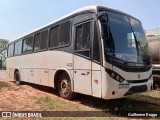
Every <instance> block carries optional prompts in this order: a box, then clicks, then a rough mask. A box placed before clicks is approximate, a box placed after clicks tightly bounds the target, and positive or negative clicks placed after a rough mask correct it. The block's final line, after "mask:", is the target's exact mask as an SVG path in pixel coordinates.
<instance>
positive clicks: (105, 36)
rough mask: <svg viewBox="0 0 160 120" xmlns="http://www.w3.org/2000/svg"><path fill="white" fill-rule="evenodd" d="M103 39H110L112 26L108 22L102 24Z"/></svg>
mask: <svg viewBox="0 0 160 120" xmlns="http://www.w3.org/2000/svg"><path fill="white" fill-rule="evenodd" d="M101 34H102V39H109V36H110V27H109V26H108V25H107V24H106V23H102V24H101Z"/></svg>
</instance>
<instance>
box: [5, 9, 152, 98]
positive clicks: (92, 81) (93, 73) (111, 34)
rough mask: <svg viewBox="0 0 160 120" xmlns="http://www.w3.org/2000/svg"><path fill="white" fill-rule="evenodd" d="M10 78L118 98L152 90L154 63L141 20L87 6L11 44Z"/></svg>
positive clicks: (67, 93)
mask: <svg viewBox="0 0 160 120" xmlns="http://www.w3.org/2000/svg"><path fill="white" fill-rule="evenodd" d="M7 73H8V75H9V78H11V79H15V81H16V83H17V84H19V83H20V82H21V81H25V82H29V83H34V84H40V85H44V86H49V87H53V88H55V89H57V90H58V92H59V95H60V97H62V98H65V99H72V98H73V97H74V96H75V94H76V93H82V94H86V95H91V96H95V97H99V98H103V99H116V98H121V97H125V96H128V95H132V94H134V93H139V92H145V91H147V90H150V89H151V87H152V79H151V73H152V68H151V59H150V55H149V53H148V44H147V42H146V36H145V33H144V31H143V28H142V24H141V22H140V21H139V20H138V19H136V18H134V17H132V16H131V15H128V14H126V13H124V12H121V11H118V10H114V9H110V8H107V7H103V6H88V7H84V8H81V9H79V10H76V11H74V12H72V13H70V14H68V15H66V16H64V17H62V18H60V19H58V20H56V21H53V22H51V23H49V24H47V25H45V26H43V27H41V28H39V29H36V30H34V31H32V32H30V33H28V34H26V35H24V36H22V37H19V38H18V39H16V40H14V41H12V42H10V43H9V44H8V58H7Z"/></svg>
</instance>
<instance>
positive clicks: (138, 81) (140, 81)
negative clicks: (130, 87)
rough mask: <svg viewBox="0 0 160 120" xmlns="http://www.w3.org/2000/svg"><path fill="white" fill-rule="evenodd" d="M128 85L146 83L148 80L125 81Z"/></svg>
mask: <svg viewBox="0 0 160 120" xmlns="http://www.w3.org/2000/svg"><path fill="white" fill-rule="evenodd" d="M127 82H128V83H144V82H148V79H144V80H127Z"/></svg>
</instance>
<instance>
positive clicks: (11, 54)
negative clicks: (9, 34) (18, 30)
mask: <svg viewBox="0 0 160 120" xmlns="http://www.w3.org/2000/svg"><path fill="white" fill-rule="evenodd" d="M13 53H14V44H10V45H9V48H8V57H11V56H13Z"/></svg>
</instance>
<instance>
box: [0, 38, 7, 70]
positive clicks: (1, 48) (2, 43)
mask: <svg viewBox="0 0 160 120" xmlns="http://www.w3.org/2000/svg"><path fill="white" fill-rule="evenodd" d="M8 42H9V41H8V40H6V39H0V68H1V67H2V63H3V62H4V61H5V60H6V57H7V44H8Z"/></svg>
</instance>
